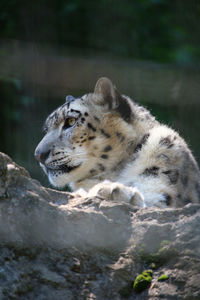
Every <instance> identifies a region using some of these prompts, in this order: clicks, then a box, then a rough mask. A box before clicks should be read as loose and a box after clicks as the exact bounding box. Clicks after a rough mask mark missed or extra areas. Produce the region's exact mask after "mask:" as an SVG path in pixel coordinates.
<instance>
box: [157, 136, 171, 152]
mask: <svg viewBox="0 0 200 300" xmlns="http://www.w3.org/2000/svg"><path fill="white" fill-rule="evenodd" d="M159 144H160V145H162V146H166V147H167V148H168V149H169V148H171V147H173V146H174V144H173V141H172V137H171V136H170V135H168V136H167V137H164V138H161V139H160V142H159Z"/></svg>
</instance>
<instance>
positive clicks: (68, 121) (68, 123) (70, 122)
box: [63, 117, 76, 129]
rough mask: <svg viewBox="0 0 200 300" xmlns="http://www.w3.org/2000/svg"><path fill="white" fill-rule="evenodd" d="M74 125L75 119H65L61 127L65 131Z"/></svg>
mask: <svg viewBox="0 0 200 300" xmlns="http://www.w3.org/2000/svg"><path fill="white" fill-rule="evenodd" d="M75 123H76V118H74V117H70V118H67V119H66V120H65V123H64V125H63V129H67V128H69V127H72V126H73V125H74V124H75Z"/></svg>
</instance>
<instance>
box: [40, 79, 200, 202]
mask: <svg viewBox="0 0 200 300" xmlns="http://www.w3.org/2000/svg"><path fill="white" fill-rule="evenodd" d="M69 119H70V122H69ZM69 124H72V125H70V126H69ZM44 129H45V136H44V138H43V139H42V141H41V142H40V143H39V145H38V146H37V148H36V151H35V156H36V158H37V159H38V160H39V162H40V165H41V167H42V168H43V170H44V172H45V173H46V174H47V176H48V178H49V181H50V182H51V184H52V185H54V186H55V187H63V186H65V185H70V186H71V187H72V189H73V190H77V189H78V188H84V189H85V190H86V191H88V193H90V194H91V193H93V194H94V193H96V195H97V196H99V197H100V196H101V195H103V194H106V195H107V198H108V199H113V200H116V199H118V200H119V199H121V200H122V201H128V202H129V203H133V204H136V205H139V206H159V207H168V206H175V207H179V206H182V205H184V204H186V203H189V202H199V198H200V176H199V175H200V172H199V168H198V166H197V163H196V161H195V159H194V157H193V155H192V154H191V152H190V150H189V149H188V147H187V145H186V143H185V142H184V140H183V139H182V138H181V137H180V136H179V135H178V134H177V133H176V132H175V131H174V130H172V129H171V128H169V127H167V126H165V125H162V124H160V123H159V122H158V121H156V120H155V118H154V117H153V116H152V115H151V114H150V113H149V111H147V110H146V109H145V108H144V107H141V106H139V105H137V104H136V103H134V102H133V101H132V100H131V99H130V98H129V97H127V96H124V95H121V94H120V93H119V92H118V91H117V90H116V88H115V87H114V85H113V84H112V82H111V81H110V80H109V79H107V78H101V79H99V80H98V82H97V84H96V87H95V90H94V92H93V93H89V94H86V95H84V96H83V97H80V98H74V97H73V96H67V97H66V103H64V104H63V105H62V106H60V107H59V108H58V109H56V110H55V111H54V112H53V113H52V114H50V115H49V117H48V118H47V120H46V122H45V126H44ZM105 180H109V182H108V181H106V182H105ZM91 191H92V192H91ZM135 199H137V201H136V200H135Z"/></svg>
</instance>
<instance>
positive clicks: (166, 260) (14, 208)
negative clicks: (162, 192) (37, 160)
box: [0, 153, 200, 300]
mask: <svg viewBox="0 0 200 300" xmlns="http://www.w3.org/2000/svg"><path fill="white" fill-rule="evenodd" d="M199 224H200V205H197V204H196V205H191V204H189V205H186V206H185V207H183V208H178V209H170V208H168V209H158V208H145V209H137V208H136V207H134V206H132V205H130V204H127V203H121V202H114V201H113V202H112V201H107V200H106V199H104V200H102V199H100V198H97V197H96V198H95V197H93V198H81V197H77V198H76V199H75V198H73V197H72V195H71V194H70V193H67V192H59V191H55V190H52V189H47V188H44V187H42V186H41V185H40V183H39V182H38V181H36V180H34V179H31V178H30V176H29V174H28V172H27V171H26V170H25V169H24V168H22V167H20V166H18V165H17V164H16V163H14V162H13V161H12V160H11V159H10V158H9V157H8V156H6V155H5V154H3V153H0V242H1V244H0V245H1V246H0V299H3V300H4V299H5V300H7V299H20V300H21V299H22V300H23V299H24V300H25V299H26V300H27V299H34V300H35V299H38V300H40V299H41V300H44V299H47V300H54V299H59V300H66V299H69V300H70V299H77V300H79V299H80V300H82V299H88V300H89V299H98V300H102V299H114V300H118V299H138V300H143V299H150V300H155V299H157V300H158V299H174V300H175V299H176V300H177V299H181V300H182V299H188V300H189V299H200V286H199V282H200V272H199V270H200V226H199ZM146 269H153V273H152V274H153V275H152V281H151V283H150V284H149V285H148V286H147V288H146V289H145V290H144V291H142V292H141V293H136V292H135V291H134V289H133V283H134V281H135V279H136V278H137V276H138V275H139V274H142V272H143V271H144V270H146ZM163 274H165V276H166V278H168V279H167V280H163V281H161V280H158V279H159V278H160V277H161V276H162V275H163Z"/></svg>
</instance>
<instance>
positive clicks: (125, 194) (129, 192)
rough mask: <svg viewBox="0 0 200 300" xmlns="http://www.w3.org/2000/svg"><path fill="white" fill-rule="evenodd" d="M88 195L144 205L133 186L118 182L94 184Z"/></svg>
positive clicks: (142, 199)
mask: <svg viewBox="0 0 200 300" xmlns="http://www.w3.org/2000/svg"><path fill="white" fill-rule="evenodd" d="M89 195H90V196H99V197H102V198H103V199H106V200H113V201H120V202H121V201H122V202H128V203H130V204H132V205H135V206H139V207H144V198H143V196H142V194H141V193H140V192H139V191H138V189H137V188H135V187H129V186H126V185H124V184H121V183H119V182H111V181H107V180H106V181H103V182H101V183H99V184H97V185H95V186H94V187H93V188H92V189H91V190H90V191H89Z"/></svg>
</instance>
